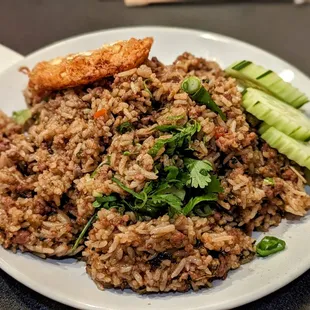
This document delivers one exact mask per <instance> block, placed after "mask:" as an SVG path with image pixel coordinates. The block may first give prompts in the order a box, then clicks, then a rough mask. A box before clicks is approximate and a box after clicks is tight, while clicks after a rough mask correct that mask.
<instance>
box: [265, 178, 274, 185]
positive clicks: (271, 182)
mask: <svg viewBox="0 0 310 310" xmlns="http://www.w3.org/2000/svg"><path fill="white" fill-rule="evenodd" d="M263 184H264V185H270V186H274V184H275V182H274V179H273V178H265V179H264V181H263Z"/></svg>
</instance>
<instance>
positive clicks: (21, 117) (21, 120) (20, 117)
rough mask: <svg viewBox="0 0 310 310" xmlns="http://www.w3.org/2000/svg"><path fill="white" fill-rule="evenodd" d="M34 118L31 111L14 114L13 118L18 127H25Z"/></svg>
mask: <svg viewBox="0 0 310 310" xmlns="http://www.w3.org/2000/svg"><path fill="white" fill-rule="evenodd" d="M31 116H32V114H31V111H30V110H29V109H26V110H20V111H15V112H13V115H12V118H13V119H14V121H15V122H16V123H17V124H18V125H24V124H25V123H26V122H27V121H28V119H30V118H31Z"/></svg>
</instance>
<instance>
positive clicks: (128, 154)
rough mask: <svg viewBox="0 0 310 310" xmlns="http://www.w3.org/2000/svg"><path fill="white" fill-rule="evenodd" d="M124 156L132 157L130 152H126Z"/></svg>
mask: <svg viewBox="0 0 310 310" xmlns="http://www.w3.org/2000/svg"><path fill="white" fill-rule="evenodd" d="M123 155H124V156H130V155H131V153H130V152H128V151H125V152H124V153H123Z"/></svg>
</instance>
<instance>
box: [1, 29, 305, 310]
mask: <svg viewBox="0 0 310 310" xmlns="http://www.w3.org/2000/svg"><path fill="white" fill-rule="evenodd" d="M134 30H144V31H145V30H150V31H165V32H167V31H169V32H175V31H178V32H187V33H190V34H192V35H193V36H199V37H203V38H207V39H209V40H213V41H221V42H225V43H232V44H237V45H239V46H242V47H244V48H246V49H251V50H256V51H259V52H261V53H263V54H265V55H268V56H272V57H274V58H277V60H279V61H281V62H282V63H284V64H286V65H288V66H290V67H291V68H292V69H294V70H295V72H296V73H298V74H299V75H300V76H301V77H302V78H304V79H307V80H308V81H309V82H310V78H309V77H308V76H307V75H306V74H305V73H304V72H303V71H301V70H300V69H299V68H297V67H296V66H295V65H292V64H290V63H289V62H288V61H286V60H284V59H283V58H281V57H279V56H277V55H275V54H273V53H271V52H269V51H268V50H265V49H262V48H260V47H258V46H256V45H254V44H250V43H247V42H246V41H242V40H239V39H237V38H234V37H230V36H226V35H222V34H219V33H215V32H211V31H205V30H201V29H194V28H186V27H169V26H156V25H145V26H143V25H140V26H131V27H115V28H108V29H102V30H97V31H92V32H87V33H83V34H78V35H74V36H70V37H68V38H65V39H62V40H58V41H55V42H53V43H51V44H48V45H46V46H44V47H42V48H40V49H38V50H35V51H33V52H32V53H30V54H28V55H26V56H24V55H23V58H22V59H20V60H19V61H17V62H14V63H13V64H12V65H10V66H9V67H8V68H6V69H4V70H2V71H1V72H0V76H2V75H5V73H6V71H8V70H10V69H11V68H12V67H14V66H18V65H19V64H21V63H22V62H23V61H25V60H31V59H32V58H35V57H36V56H37V55H39V54H40V53H42V52H45V51H47V50H49V49H50V48H55V47H58V46H62V45H64V44H69V43H71V42H74V41H78V40H80V39H81V38H86V37H94V36H97V35H99V34H102V33H113V32H124V31H125V32H127V31H134ZM14 52H15V51H14ZM15 53H16V52H15ZM1 250H4V251H7V250H6V249H4V248H1ZM0 268H1V269H2V270H3V271H4V272H6V273H7V274H8V275H10V276H11V277H13V278H14V279H15V280H16V281H18V282H20V283H22V284H23V285H25V286H26V287H28V288H30V289H31V290H33V291H35V292H37V293H39V294H41V295H43V296H45V297H47V298H50V299H52V300H55V301H57V302H59V303H62V304H64V305H68V306H71V307H76V308H78V309H85V306H87V308H88V309H98V307H97V306H93V305H91V304H86V303H81V302H79V301H76V300H74V299H71V298H70V297H68V296H65V295H63V294H61V293H59V292H58V293H56V294H54V293H53V292H50V291H49V290H48V288H45V286H42V285H41V286H40V284H39V283H38V282H37V281H33V280H32V278H31V277H29V276H26V275H24V274H23V273H21V272H20V271H19V270H18V268H15V267H12V266H11V265H10V264H9V263H7V262H6V261H5V260H3V259H2V258H1V257H0ZM309 269H310V261H309V263H308V266H307V264H303V265H302V267H299V268H298V269H297V270H296V271H294V272H293V273H288V274H285V275H283V278H282V279H283V280H282V281H277V282H275V283H273V282H272V283H273V284H272V283H269V284H268V285H266V286H264V288H261V289H260V290H259V291H258V292H256V293H255V294H253V293H251V292H249V293H247V294H243V295H242V296H241V297H239V298H237V299H234V300H233V301H232V302H230V304H229V308H228V305H227V304H226V305H225V304H224V305H223V306H224V307H225V308H221V309H231V307H233V308H234V307H238V306H242V305H246V304H248V303H250V302H253V301H256V300H258V299H260V298H262V297H265V296H267V295H269V294H271V293H273V292H275V291H277V290H279V289H280V288H282V287H284V286H286V285H287V284H289V283H291V282H292V281H294V280H295V279H296V278H298V277H299V276H301V275H302V274H303V273H305V272H306V271H308V270H309ZM218 306H220V304H219V305H218ZM218 306H217V307H216V309H219V308H218ZM102 309H104V310H115V309H114V308H107V307H106V306H103V307H102ZM190 309H191V310H203V309H205V306H198V307H194V308H190Z"/></svg>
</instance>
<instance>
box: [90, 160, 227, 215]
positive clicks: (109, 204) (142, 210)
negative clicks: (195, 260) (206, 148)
mask: <svg viewBox="0 0 310 310" xmlns="http://www.w3.org/2000/svg"><path fill="white" fill-rule="evenodd" d="M183 161H184V167H183V168H181V167H175V166H167V167H165V168H161V169H160V170H159V171H158V180H156V181H152V182H148V183H147V184H146V185H145V187H144V188H143V190H142V191H141V192H139V193H137V192H135V191H134V190H132V189H130V188H129V187H128V186H126V185H125V184H123V183H122V182H121V181H120V180H119V179H118V178H116V177H113V178H112V180H113V182H115V183H116V184H117V185H118V186H119V187H120V188H121V189H122V190H123V191H124V192H126V193H127V196H126V198H125V197H123V195H118V196H115V195H113V196H103V197H97V198H96V201H95V202H94V203H93V205H94V207H95V208H98V207H99V208H106V209H110V208H117V209H118V208H121V209H124V208H125V210H132V211H134V212H135V213H136V214H137V215H138V217H140V218H141V217H142V218H143V216H147V217H156V216H159V215H162V214H165V213H168V214H169V215H170V216H171V217H172V216H174V215H175V214H184V215H190V214H196V215H198V214H200V216H208V215H210V214H211V213H212V208H211V206H212V205H214V203H215V202H216V200H217V193H219V192H221V191H222V188H221V186H220V182H219V180H218V179H217V177H216V176H215V175H213V174H212V165H211V163H210V162H208V161H207V160H198V159H193V158H184V160H183ZM117 197H118V198H117Z"/></svg>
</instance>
